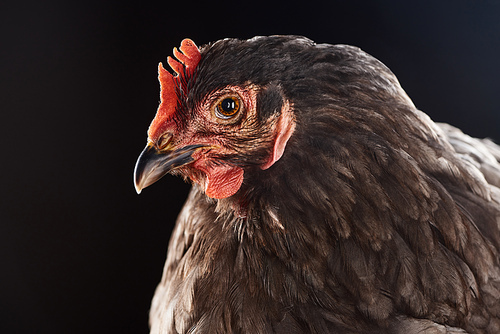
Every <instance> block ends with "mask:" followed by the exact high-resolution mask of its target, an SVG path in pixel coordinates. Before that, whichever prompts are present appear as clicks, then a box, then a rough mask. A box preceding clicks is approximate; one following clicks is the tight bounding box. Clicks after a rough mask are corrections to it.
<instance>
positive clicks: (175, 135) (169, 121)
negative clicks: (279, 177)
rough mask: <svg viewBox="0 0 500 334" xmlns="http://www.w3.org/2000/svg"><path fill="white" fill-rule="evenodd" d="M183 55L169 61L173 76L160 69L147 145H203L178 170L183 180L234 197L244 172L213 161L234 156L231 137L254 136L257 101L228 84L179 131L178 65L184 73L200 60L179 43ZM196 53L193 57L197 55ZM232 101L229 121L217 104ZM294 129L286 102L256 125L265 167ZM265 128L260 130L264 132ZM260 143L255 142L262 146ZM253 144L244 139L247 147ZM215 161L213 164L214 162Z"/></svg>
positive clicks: (190, 46) (251, 91) (192, 48)
mask: <svg viewBox="0 0 500 334" xmlns="http://www.w3.org/2000/svg"><path fill="white" fill-rule="evenodd" d="M180 49H181V51H182V52H183V53H180V52H178V51H177V50H174V54H175V55H176V57H177V58H178V59H179V60H180V61H181V62H182V63H183V64H184V65H181V64H180V63H178V62H177V61H175V60H173V59H172V58H169V64H170V66H171V67H172V68H173V69H174V71H176V72H177V73H178V75H177V76H172V75H171V74H170V73H169V72H167V71H166V70H165V69H164V68H163V66H162V65H161V64H160V66H159V80H160V83H161V87H162V91H161V104H160V106H159V108H158V112H157V114H156V117H155V119H154V120H153V122H152V123H151V126H150V128H149V130H148V140H149V142H150V143H151V144H152V145H153V146H154V147H155V148H156V149H157V150H158V151H159V152H162V151H165V152H166V151H173V150H176V149H179V148H182V147H186V146H189V145H203V146H204V147H202V148H199V149H198V150H197V151H195V152H194V153H193V154H192V158H193V159H194V161H193V162H192V163H190V164H189V165H186V166H182V167H180V168H179V169H178V170H179V172H181V174H183V175H184V176H186V177H188V178H189V179H191V181H193V182H196V183H198V184H200V185H201V186H202V188H203V189H204V190H205V193H206V195H207V196H209V197H212V198H217V199H220V198H227V197H230V196H232V195H234V194H235V193H236V192H237V191H238V190H239V189H240V187H241V184H242V183H243V179H244V169H243V168H242V167H240V166H236V165H233V164H230V163H228V162H223V163H221V161H217V159H218V157H221V156H227V155H235V154H237V152H236V151H234V149H233V148H231V147H232V145H231V138H234V137H236V136H237V137H238V138H245V135H251V134H252V133H253V134H254V136H249V138H250V137H252V138H255V137H256V136H255V133H256V132H255V130H256V129H255V120H256V119H257V117H258V115H257V111H256V100H257V93H258V89H259V88H258V87H256V86H252V85H247V86H244V87H240V86H228V87H225V88H224V89H221V90H218V91H215V92H212V93H211V94H209V95H208V96H206V97H205V98H204V99H203V100H202V102H201V103H200V104H199V105H197V106H195V108H194V113H190V115H194V116H192V117H191V118H189V119H187V120H184V123H183V126H182V131H179V129H178V124H177V123H176V122H175V121H174V119H175V113H176V112H178V111H177V110H176V107H177V95H176V93H175V88H174V87H175V83H174V81H175V80H178V77H179V73H182V71H181V66H185V68H186V71H187V72H189V71H191V70H193V69H194V67H196V65H197V64H198V61H199V60H200V57H201V56H200V55H199V51H198V49H197V47H196V45H195V44H194V43H193V42H192V41H190V40H184V41H183V42H182V45H181V48H180ZM197 52H198V53H197ZM227 97H230V98H236V99H237V100H238V101H239V108H238V109H237V112H235V113H234V115H231V116H230V117H227V116H224V115H221V113H220V112H218V109H217V105H218V103H219V102H220V101H221V100H222V99H224V98H227ZM294 128H295V120H294V117H293V113H292V112H291V110H290V105H289V103H288V102H286V103H284V106H283V108H282V110H281V113H279V114H276V115H274V116H271V117H270V118H269V119H268V120H266V122H265V123H264V124H260V129H259V136H264V137H265V139H267V142H268V143H269V142H271V143H272V145H271V147H269V158H268V159H267V161H266V162H265V163H263V164H262V165H261V168H262V169H263V170H264V169H267V168H269V167H271V166H272V165H273V164H274V163H275V162H276V161H278V160H279V159H280V158H281V156H282V154H283V152H284V150H285V146H286V143H287V141H288V139H289V138H290V136H291V135H292V133H293V131H294ZM263 130H264V131H263ZM262 142H263V141H260V144H262ZM252 144H253V145H257V144H258V143H252V142H251V140H250V141H249V148H250V149H251V148H252V147H253V146H252ZM217 162H218V163H217Z"/></svg>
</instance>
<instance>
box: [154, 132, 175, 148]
mask: <svg viewBox="0 0 500 334" xmlns="http://www.w3.org/2000/svg"><path fill="white" fill-rule="evenodd" d="M172 137H173V136H172V134H171V133H168V132H167V133H164V134H163V135H162V136H161V137H160V138H159V139H158V141H157V142H156V143H155V147H156V149H157V150H166V149H168V148H169V146H170V143H171V142H172Z"/></svg>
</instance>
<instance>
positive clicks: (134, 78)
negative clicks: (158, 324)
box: [0, 0, 500, 333]
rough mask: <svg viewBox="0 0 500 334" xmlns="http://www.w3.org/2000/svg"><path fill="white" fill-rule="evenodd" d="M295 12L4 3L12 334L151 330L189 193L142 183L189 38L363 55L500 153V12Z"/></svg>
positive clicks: (424, 8)
mask: <svg viewBox="0 0 500 334" xmlns="http://www.w3.org/2000/svg"><path fill="white" fill-rule="evenodd" d="M288 3H289V4H288V5H283V6H276V5H272V4H271V3H270V2H264V3H258V2H254V1H244V2H239V4H238V5H237V4H236V2H230V3H229V2H228V3H221V2H219V3H214V2H208V1H207V2H204V3H203V4H199V3H195V2H187V1H183V2H182V1H177V2H173V1H163V2H161V3H154V4H153V3H146V2H139V3H136V4H134V3H131V2H116V3H112V2H89V1H78V2H70V1H60V2H54V1H49V2H47V1H36V2H35V1H32V2H22V1H18V2H16V3H8V2H7V3H6V2H2V3H1V4H0V36H1V37H0V38H1V40H0V42H1V44H0V84H1V86H0V88H1V90H0V111H1V120H0V124H1V131H0V136H1V144H2V147H1V148H2V150H1V152H0V153H1V156H2V158H1V164H0V165H1V167H0V171H1V173H0V180H1V196H2V197H1V201H0V219H1V222H0V333H146V332H147V330H148V327H147V313H148V308H149V303H150V300H151V297H152V295H153V291H154V288H155V286H156V284H157V283H158V281H159V279H160V277H161V272H162V268H163V262H164V260H165V253H166V247H167V242H168V238H169V233H170V231H171V229H172V226H173V222H174V219H175V217H176V215H177V213H178V211H179V209H180V207H181V205H182V203H183V201H184V199H185V196H186V194H187V191H188V189H189V187H188V186H187V185H185V184H184V183H183V182H182V181H181V180H179V179H176V178H173V177H171V176H167V177H165V178H164V179H163V180H161V181H160V182H159V183H158V184H155V185H154V186H152V187H151V188H148V189H146V190H145V191H143V193H142V194H141V195H140V196H138V195H137V194H136V193H135V190H134V187H133V183H132V173H133V167H134V164H135V161H136V158H137V156H138V154H139V153H140V151H141V150H142V148H143V147H144V145H145V143H146V130H147V127H148V125H149V123H150V121H151V119H152V118H153V116H154V114H155V111H156V108H157V105H158V100H159V95H158V94H159V86H158V83H157V73H156V71H157V64H158V62H159V61H165V60H166V56H167V55H170V54H171V52H172V51H171V50H172V48H173V47H174V46H178V45H179V43H180V41H181V40H182V39H183V38H185V37H189V38H192V39H193V40H194V41H195V42H196V43H197V44H199V45H201V44H205V43H207V42H209V41H213V40H217V39H220V38H224V37H239V38H249V37H253V36H254V35H270V34H300V35H305V36H307V37H309V38H311V39H313V40H315V41H316V42H321V43H324V42H326V43H332V44H335V43H346V44H352V45H356V46H359V47H361V48H362V49H364V50H365V51H367V52H369V53H371V54H372V55H374V56H375V57H377V58H379V59H380V60H382V61H383V62H384V63H385V64H386V65H388V66H389V67H390V68H391V69H392V70H393V72H394V73H395V74H396V75H397V76H398V78H399V79H400V81H401V83H402V85H403V87H404V88H405V90H406V91H407V92H408V94H409V95H410V97H411V98H412V99H413V101H414V102H415V104H416V105H417V107H419V108H420V109H422V110H424V111H425V112H427V113H428V114H429V115H430V116H431V117H432V118H433V119H434V120H436V121H446V122H449V123H451V124H453V125H456V126H458V127H460V128H462V129H463V130H464V131H465V132H467V133H469V134H471V135H474V136H479V137H485V136H489V137H491V138H493V139H496V140H497V141H498V140H500V110H499V108H498V100H497V98H498V96H499V95H500V94H499V93H500V88H499V87H500V86H499V84H498V78H499V77H500V64H499V60H500V3H499V1H497V0H491V1H485V0H470V1H464V0H453V1H439V0H438V1H418V4H409V2H407V1H401V0H393V1H390V0H386V1H330V2H325V3H328V5H318V4H315V3H313V2H311V1H300V2H288ZM415 3H417V2H415Z"/></svg>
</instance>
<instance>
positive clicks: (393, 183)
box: [135, 36, 500, 334]
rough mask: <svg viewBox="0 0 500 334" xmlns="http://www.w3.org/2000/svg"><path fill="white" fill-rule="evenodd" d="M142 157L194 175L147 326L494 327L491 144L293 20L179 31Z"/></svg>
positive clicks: (173, 329)
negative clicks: (268, 28) (269, 32)
mask: <svg viewBox="0 0 500 334" xmlns="http://www.w3.org/2000/svg"><path fill="white" fill-rule="evenodd" d="M174 54H175V56H176V58H177V59H178V61H176V60H174V59H172V58H169V59H168V63H169V65H170V67H171V68H172V69H173V71H174V72H175V73H174V74H173V75H172V74H170V73H169V72H168V71H167V70H165V69H164V68H163V66H162V65H161V64H160V67H159V80H160V83H161V104H160V106H159V108H158V112H157V114H156V117H155V118H154V120H153V122H152V124H151V126H150V128H149V131H148V143H147V146H146V148H145V149H144V151H143V152H142V154H141V156H140V157H139V160H138V162H137V165H136V169H135V184H136V189H137V191H138V192H140V191H141V190H142V189H143V188H145V187H147V186H149V185H150V184H152V183H154V182H155V181H157V180H158V179H159V178H161V177H162V176H163V175H165V174H166V173H172V174H175V175H179V176H181V177H183V178H184V179H185V180H187V181H189V182H191V183H192V184H193V187H192V190H191V193H190V195H189V197H188V199H187V202H186V204H185V206H184V208H183V209H182V211H181V213H180V215H179V218H178V220H177V225H176V228H175V230H174V232H173V234H172V237H171V241H170V245H169V251H168V256H167V262H166V265H165V271H164V274H163V278H162V281H161V283H160V284H159V286H158V288H157V290H156V293H155V296H154V299H153V302H152V308H151V314H150V324H151V332H152V333H155V334H157V333H198V334H201V333H285V334H293V333H500V265H499V261H500V257H499V252H500V189H499V187H500V163H499V160H500V148H499V147H498V146H496V145H495V144H494V143H493V142H491V141H489V140H478V139H474V138H471V137H469V136H467V135H465V134H463V133H462V132H461V131H459V130H458V129H456V128H453V127H451V126H449V125H446V124H436V123H434V122H432V121H431V120H430V119H429V117H428V116H426V115H425V114H424V113H422V112H421V111H419V110H417V109H416V108H415V106H414V105H413V103H412V101H411V100H410V99H409V97H408V96H407V95H406V93H405V92H404V91H403V89H402V88H401V86H400V84H399V82H398V80H397V79H396V77H395V76H394V74H393V73H392V72H391V71H390V70H389V69H388V68H387V67H386V66H384V65H383V64H382V63H381V62H379V61H378V60H376V59H375V58H373V57H371V56H370V55H368V54H366V53H364V52H363V51H361V50H360V49H358V48H355V47H352V46H347V45H329V44H315V43H314V42H312V41H311V40H309V39H306V38H303V37H297V36H271V37H255V38H252V39H249V40H237V39H224V40H221V41H217V42H215V43H211V44H209V45H206V46H203V47H201V48H198V47H197V46H196V45H195V44H194V43H193V42H192V41H191V40H184V41H183V42H182V45H181V47H180V51H178V50H176V49H174Z"/></svg>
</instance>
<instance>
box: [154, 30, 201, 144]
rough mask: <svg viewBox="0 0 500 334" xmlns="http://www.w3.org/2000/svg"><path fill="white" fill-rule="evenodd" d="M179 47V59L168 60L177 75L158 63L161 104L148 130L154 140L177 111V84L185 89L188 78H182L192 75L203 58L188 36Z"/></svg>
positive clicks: (169, 58)
mask: <svg viewBox="0 0 500 334" xmlns="http://www.w3.org/2000/svg"><path fill="white" fill-rule="evenodd" d="M179 49H180V50H181V51H178V50H177V48H174V56H175V57H176V58H177V60H175V59H174V58H171V57H168V58H167V62H168V64H169V65H170V67H171V68H172V70H174V72H175V75H172V74H171V73H170V72H168V71H167V70H166V69H165V68H164V67H163V64H162V63H160V64H159V65H158V80H159V81H160V86H161V93H160V106H159V107H158V111H157V112H156V116H155V118H154V119H153V122H152V123H151V125H150V126H149V130H148V137H149V139H150V140H152V141H153V142H156V141H157V140H158V138H159V137H160V136H161V135H162V134H163V132H164V131H165V128H166V126H167V124H166V123H167V122H166V121H168V120H169V119H170V118H171V117H172V115H173V114H174V113H175V108H176V106H177V94H176V92H175V90H176V86H181V88H183V89H185V87H183V85H185V84H186V80H181V78H182V77H183V76H184V75H188V76H189V75H191V74H192V73H193V71H194V69H195V68H196V66H197V65H198V63H199V62H200V59H201V54H200V50H199V49H198V47H197V46H196V44H194V42H193V41H192V40H190V39H188V38H186V39H185V40H183V41H182V42H181V46H180V48H179ZM183 69H185V70H183Z"/></svg>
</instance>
